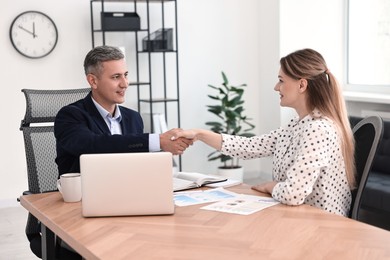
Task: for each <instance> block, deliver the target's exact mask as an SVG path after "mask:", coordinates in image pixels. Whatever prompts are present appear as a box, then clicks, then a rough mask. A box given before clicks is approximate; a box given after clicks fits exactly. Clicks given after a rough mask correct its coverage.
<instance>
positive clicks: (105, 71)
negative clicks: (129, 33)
mask: <svg viewBox="0 0 390 260" xmlns="http://www.w3.org/2000/svg"><path fill="white" fill-rule="evenodd" d="M84 70H85V75H86V77H87V81H88V83H89V85H90V86H91V92H90V93H89V94H88V95H87V97H85V98H84V99H81V100H79V101H77V102H75V103H73V104H70V105H68V106H65V107H63V108H62V109H61V110H60V111H59V112H58V114H57V116H56V120H55V124H54V134H55V137H56V141H57V158H56V163H57V165H58V170H59V174H60V175H61V174H63V173H67V172H80V162H79V157H80V155H81V154H89V153H125V152H154V151H160V150H163V151H167V152H171V153H172V154H174V155H177V154H182V153H183V152H184V150H185V149H186V148H187V147H188V146H189V145H190V144H192V141H190V140H187V139H185V138H182V139H179V140H175V141H173V140H171V137H172V136H173V135H174V134H175V133H176V132H177V131H179V129H172V130H170V131H167V132H165V133H162V134H147V133H143V128H144V127H143V121H142V118H141V116H140V114H139V113H138V112H136V111H134V110H131V109H129V108H125V107H123V106H119V105H118V104H121V103H123V102H124V101H125V92H126V89H127V87H128V85H129V84H128V83H129V82H128V79H127V76H128V71H127V66H126V62H125V60H124V55H123V53H122V52H121V51H120V50H119V49H117V48H115V47H110V46H100V47H96V48H94V49H92V50H91V51H90V52H89V53H88V54H87V56H86V57H85V60H84Z"/></svg>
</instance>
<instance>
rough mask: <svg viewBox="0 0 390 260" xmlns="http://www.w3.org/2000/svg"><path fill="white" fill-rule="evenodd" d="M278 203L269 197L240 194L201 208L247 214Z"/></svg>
mask: <svg viewBox="0 0 390 260" xmlns="http://www.w3.org/2000/svg"><path fill="white" fill-rule="evenodd" d="M279 203H280V202H279V201H277V200H274V199H273V198H269V197H260V196H254V195H244V194H241V195H240V196H237V197H233V198H227V199H224V200H220V201H218V202H216V203H213V204H210V205H207V206H204V207H202V208H201V209H206V210H214V211H221V212H226V213H234V214H240V215H249V214H252V213H255V212H257V211H260V210H263V209H265V208H268V207H271V206H274V205H277V204H279Z"/></svg>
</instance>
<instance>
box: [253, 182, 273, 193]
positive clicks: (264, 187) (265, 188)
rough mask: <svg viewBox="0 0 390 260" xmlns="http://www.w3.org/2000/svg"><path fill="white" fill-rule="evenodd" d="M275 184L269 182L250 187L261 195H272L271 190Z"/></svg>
mask: <svg viewBox="0 0 390 260" xmlns="http://www.w3.org/2000/svg"><path fill="white" fill-rule="evenodd" d="M276 184H277V182H276V181H270V182H265V183H260V184H257V185H254V186H252V187H251V188H252V190H257V191H260V192H262V193H268V194H272V190H273V189H274V187H275V185H276Z"/></svg>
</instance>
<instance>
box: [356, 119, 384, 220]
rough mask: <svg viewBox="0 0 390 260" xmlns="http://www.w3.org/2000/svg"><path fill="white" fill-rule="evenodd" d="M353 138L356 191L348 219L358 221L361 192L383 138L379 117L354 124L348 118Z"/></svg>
mask: <svg viewBox="0 0 390 260" xmlns="http://www.w3.org/2000/svg"><path fill="white" fill-rule="evenodd" d="M350 121H351V125H354V127H353V129H352V131H353V134H354V138H355V164H356V184H357V187H356V189H354V190H352V207H351V211H350V217H351V218H352V219H356V220H359V210H360V207H361V203H362V197H363V192H364V189H365V187H366V183H367V179H368V176H369V173H370V170H371V167H372V163H373V160H374V157H375V155H376V152H377V150H378V145H379V142H380V141H381V139H382V137H383V120H382V118H380V117H379V116H369V117H366V118H363V119H362V120H360V121H359V122H356V121H357V119H356V118H350Z"/></svg>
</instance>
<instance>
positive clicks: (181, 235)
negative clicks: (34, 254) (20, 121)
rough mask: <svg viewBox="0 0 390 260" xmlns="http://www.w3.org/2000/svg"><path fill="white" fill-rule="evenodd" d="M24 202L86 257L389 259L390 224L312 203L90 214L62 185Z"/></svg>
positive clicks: (243, 190) (247, 190) (242, 187)
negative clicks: (248, 210) (252, 209)
mask: <svg viewBox="0 0 390 260" xmlns="http://www.w3.org/2000/svg"><path fill="white" fill-rule="evenodd" d="M229 190H232V191H235V192H237V193H246V194H254V193H255V191H252V190H250V188H249V186H247V185H240V186H236V187H232V188H229ZM256 194H258V195H259V193H256ZM21 204H22V205H23V207H25V208H26V209H27V210H28V211H29V212H31V213H32V214H33V215H34V216H35V217H37V218H38V219H39V220H40V221H41V222H42V224H43V226H44V232H46V230H45V226H46V227H47V228H49V229H50V230H52V231H53V232H54V233H55V234H56V235H58V236H59V237H61V238H62V239H63V240H64V241H65V242H66V243H68V244H69V245H70V246H71V247H72V248H74V249H75V250H76V251H77V252H78V253H80V254H81V255H82V256H83V257H84V258H86V259H173V258H174V259H240V260H241V259H370V260H373V259H390V232H389V231H386V230H383V229H379V228H377V227H374V226H370V225H367V224H364V223H361V222H358V221H355V220H351V219H348V218H345V217H341V216H337V215H334V214H330V213H327V212H325V211H323V210H320V209H317V208H314V207H311V206H308V205H302V206H295V207H292V206H286V205H281V204H280V205H277V206H273V207H270V208H267V209H265V210H263V211H260V212H257V213H254V214H251V215H248V216H243V215H236V214H228V213H222V212H215V211H208V210H202V209H199V208H200V207H202V206H203V205H194V206H187V207H176V211H175V214H174V215H171V216H137V217H104V218H84V217H82V215H81V203H80V202H79V203H64V202H63V200H62V197H61V195H60V194H59V193H58V192H53V193H44V194H37V195H26V196H22V197H21ZM49 234H50V232H49ZM49 258H50V255H49Z"/></svg>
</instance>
